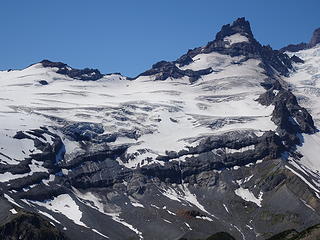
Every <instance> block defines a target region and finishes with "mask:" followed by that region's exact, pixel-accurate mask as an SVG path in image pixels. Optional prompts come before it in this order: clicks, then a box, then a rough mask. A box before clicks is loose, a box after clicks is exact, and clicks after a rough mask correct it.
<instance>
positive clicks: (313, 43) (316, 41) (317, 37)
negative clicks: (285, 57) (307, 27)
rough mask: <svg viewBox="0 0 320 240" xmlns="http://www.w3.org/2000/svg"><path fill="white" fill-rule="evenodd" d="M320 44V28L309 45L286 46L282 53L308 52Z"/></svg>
mask: <svg viewBox="0 0 320 240" xmlns="http://www.w3.org/2000/svg"><path fill="white" fill-rule="evenodd" d="M319 43H320V28H317V29H316V30H314V32H313V34H312V37H311V39H310V41H309V43H304V42H302V43H298V44H289V45H288V46H285V47H283V48H281V49H280V51H281V52H286V51H288V52H299V51H301V50H306V49H310V48H313V47H315V46H317V44H319Z"/></svg>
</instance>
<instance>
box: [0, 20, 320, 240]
mask: <svg viewBox="0 0 320 240" xmlns="http://www.w3.org/2000/svg"><path fill="white" fill-rule="evenodd" d="M319 60H320V45H319V44H318V45H315V46H313V47H310V48H309V47H308V48H307V49H304V50H301V51H298V52H294V53H293V52H289V51H288V50H286V51H283V50H281V51H280V50H273V49H272V48H271V47H270V46H263V45H261V44H260V43H259V42H258V41H257V40H256V39H255V38H254V35H253V33H252V31H251V27H250V24H249V22H248V21H247V20H246V19H245V18H239V19H237V20H236V21H234V22H233V23H231V24H227V25H224V26H223V27H222V28H221V31H220V32H218V33H217V34H216V37H215V39H214V40H213V41H210V42H208V44H207V45H205V46H203V47H198V48H195V49H192V50H189V51H188V52H187V53H186V54H184V55H183V56H181V57H179V58H178V59H177V60H175V61H172V62H169V61H161V62H158V63H156V64H154V65H152V67H151V69H149V70H147V71H145V72H143V73H141V74H139V75H138V76H136V77H134V78H130V77H126V76H122V75H121V74H119V73H114V74H102V73H101V72H100V71H99V70H97V69H89V68H86V69H75V68H72V67H71V66H69V65H67V64H65V63H61V62H51V61H49V60H43V61H42V62H39V63H36V64H33V65H31V66H29V67H27V68H25V69H22V70H8V71H2V72H0V87H1V89H2V92H1V97H0V119H1V125H0V143H1V144H0V146H1V147H0V188H1V197H0V210H1V211H0V212H1V214H0V227H1V226H5V224H8V219H9V220H10V219H12V218H13V216H14V215H15V214H17V213H16V212H19V211H24V212H25V213H26V214H30V215H31V216H36V218H37V219H41V220H39V221H41V223H42V224H41V225H40V227H39V225H38V227H35V228H34V231H32V232H34V234H37V233H38V232H39V228H40V229H43V228H45V229H47V228H48V226H49V225H51V226H52V227H53V226H54V227H55V228H54V229H50V230H48V231H49V232H53V233H54V236H58V237H59V236H62V237H63V238H67V239H71V240H73V239H115V240H117V239H119V240H120V239H121V240H126V239H128V240H129V239H146V240H153V239H154V240H158V239H159V240H160V239H161V240H163V239H168V240H178V239H188V240H189V239H190V240H191V239H207V238H209V239H210V236H211V237H212V239H216V238H217V237H220V238H226V239H239V240H240V239H245V240H251V239H252V240H253V239H267V238H269V237H272V236H273V235H275V234H278V233H281V232H283V231H285V230H288V229H295V231H297V232H299V231H302V230H303V229H306V228H309V227H310V226H313V225H316V224H319V223H320V215H319V210H320V200H319V198H320V175H319V174H320V173H319V171H320V164H319V161H318V153H320V134H319V131H318V126H319V124H320V108H319V106H320V105H319V96H320V95H319V93H320V91H319V89H320V86H319V80H320V78H319V76H320V74H319V71H320V67H319V62H320V61H319ZM11 221H15V222H13V223H11ZM16 222H17V221H16V220H14V219H13V220H10V222H9V223H10V224H12V225H13V226H16V228H17V229H16V230H14V232H16V233H17V234H16V235H15V236H19V234H23V233H24V232H25V230H24V229H23V228H22V227H21V226H20V225H19V224H17V223H16ZM18 222H20V223H21V224H24V223H23V221H20V220H19V221H18ZM48 223H49V225H48ZM20 229H22V230H21V231H20ZM31 229H33V227H32V228H31ZM0 232H1V230H0ZM20 236H22V235H20ZM12 239H18V237H13V238H12ZM53 239H55V238H53ZM56 239H59V238H56Z"/></svg>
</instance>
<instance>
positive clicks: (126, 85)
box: [0, 38, 276, 168]
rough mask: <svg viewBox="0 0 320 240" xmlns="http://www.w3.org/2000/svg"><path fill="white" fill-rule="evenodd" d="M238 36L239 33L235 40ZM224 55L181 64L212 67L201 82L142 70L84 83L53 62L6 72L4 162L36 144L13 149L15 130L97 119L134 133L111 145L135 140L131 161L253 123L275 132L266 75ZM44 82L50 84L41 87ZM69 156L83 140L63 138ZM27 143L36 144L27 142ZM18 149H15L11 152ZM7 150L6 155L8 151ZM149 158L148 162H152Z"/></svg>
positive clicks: (2, 83)
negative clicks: (131, 76) (264, 97)
mask: <svg viewBox="0 0 320 240" xmlns="http://www.w3.org/2000/svg"><path fill="white" fill-rule="evenodd" d="M232 39H233V38H232ZM240 59H241V57H235V58H231V57H230V56H227V55H221V54H218V53H210V54H199V55H197V56H195V59H194V62H193V63H191V64H190V65H187V66H184V67H183V69H192V70H198V69H204V68H207V67H211V68H213V69H214V70H215V71H214V72H213V73H211V74H209V75H205V76H202V79H200V80H198V81H197V82H196V83H193V84H190V82H189V81H188V80H187V79H184V78H182V79H167V80H165V81H154V80H153V76H150V77H148V76H141V77H139V78H138V79H136V80H134V81H130V80H127V79H126V78H125V77H122V76H121V75H106V76H105V77H104V78H102V79H100V80H98V81H80V80H75V79H71V78H69V77H67V76H64V75H61V74H57V73H56V72H55V71H56V69H55V68H44V67H42V65H41V64H35V65H32V66H30V67H28V68H26V69H23V70H16V71H10V72H6V71H3V72H1V73H0V87H1V89H3V94H2V96H1V99H0V118H5V119H8V118H9V119H10V118H11V119H19V121H4V120H2V121H3V122H5V124H4V125H2V126H1V129H0V131H1V133H3V134H1V136H0V142H3V143H4V144H3V145H2V146H3V147H2V149H1V150H0V153H1V154H0V157H1V161H2V162H7V163H12V164H17V163H18V162H19V160H23V159H24V158H25V157H27V156H28V154H29V153H30V152H32V151H33V150H34V147H33V144H32V141H28V140H26V141H19V144H24V142H25V144H24V145H22V146H21V147H18V149H21V150H18V151H12V149H10V148H11V147H12V146H13V144H12V142H15V141H16V139H13V138H12V137H13V136H14V134H15V132H16V130H17V129H21V130H25V129H33V128H39V127H40V126H54V125H61V123H63V122H65V123H72V122H93V123H101V124H103V127H104V131H105V133H110V134H112V133H116V132H119V131H134V132H136V135H137V136H138V137H137V138H136V139H132V138H127V137H119V138H118V139H117V140H116V141H115V142H114V143H112V144H113V145H121V144H131V147H129V149H128V151H127V154H128V156H132V157H131V160H130V161H129V162H126V163H123V165H125V166H126V167H129V168H135V167H137V166H138V165H140V166H142V165H145V164H151V163H158V164H161V163H160V162H159V161H157V160H155V158H156V157H157V156H158V155H163V154H165V152H166V151H179V150H181V149H184V148H185V147H186V146H192V145H194V144H195V142H192V140H191V139H195V138H198V139H199V137H201V136H207V135H210V134H217V133H220V132H226V131H231V130H233V129H238V130H239V129H253V130H255V131H256V133H257V135H261V133H263V132H264V131H268V130H275V129H276V126H275V124H274V123H273V122H272V121H271V113H272V111H273V106H269V107H265V106H262V105H260V104H259V103H258V102H257V101H256V99H257V98H258V96H259V95H260V94H261V93H263V92H264V89H263V87H261V85H260V83H261V81H263V79H264V78H265V76H264V74H263V69H261V68H260V67H259V66H258V64H259V61H258V60H253V59H250V60H248V61H245V62H243V63H242V64H234V62H237V61H239V60H240ZM40 80H45V81H47V82H48V85H41V84H40V83H39V81H40ZM62 138H63V139H64V143H65V146H66V150H67V151H66V157H65V158H66V159H68V157H69V155H70V154H71V155H70V156H72V152H73V151H76V149H78V150H79V147H78V146H77V143H75V142H72V141H69V140H68V138H66V137H65V136H62ZM28 142H30V143H31V144H29V145H28ZM13 152H15V155H12V154H13ZM6 156H7V157H6ZM146 159H148V161H146Z"/></svg>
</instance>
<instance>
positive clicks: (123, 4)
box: [0, 0, 320, 76]
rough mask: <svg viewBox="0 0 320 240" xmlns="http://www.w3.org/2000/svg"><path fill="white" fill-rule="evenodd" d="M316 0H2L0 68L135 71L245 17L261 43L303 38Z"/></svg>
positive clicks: (315, 18)
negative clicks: (39, 65)
mask: <svg viewBox="0 0 320 240" xmlns="http://www.w3.org/2000/svg"><path fill="white" fill-rule="evenodd" d="M319 9H320V1H318V0H304V1H300V0H241V1H240V0H228V1H214V0H161V1H159V0H158V1H155V0H86V1H85V0H55V1H45V0H28V1H24V0H1V3H0V31H1V32H0V53H1V58H0V69H9V68H14V69H16V68H24V67H26V66H28V65H30V64H31V63H34V62H38V61H41V60H42V59H50V60H52V61H62V62H65V63H67V64H69V65H70V66H72V67H76V68H84V67H91V68H98V69H100V71H101V72H103V73H110V72H121V73H122V74H124V75H128V76H135V75H137V74H139V73H141V72H143V71H144V70H146V69H148V68H150V66H151V65H152V64H153V63H155V62H157V61H160V60H175V59H176V58H178V57H179V56H180V55H182V54H183V53H185V52H186V51H187V50H188V49H190V48H194V47H197V46H202V45H204V44H206V43H207V42H208V41H210V40H212V39H213V38H214V36H215V34H216V33H217V32H218V31H219V30H220V28H221V26H222V25H223V24H226V23H230V22H232V21H233V20H234V19H236V18H237V17H242V16H244V17H246V18H247V19H248V20H249V21H250V23H251V27H252V30H253V32H254V35H255V37H256V39H257V40H259V41H260V42H261V43H262V44H270V45H271V46H272V47H273V48H280V47H282V46H285V45H287V44H289V43H298V42H302V41H309V39H310V37H311V34H312V32H313V30H314V29H315V28H317V27H320V17H319Z"/></svg>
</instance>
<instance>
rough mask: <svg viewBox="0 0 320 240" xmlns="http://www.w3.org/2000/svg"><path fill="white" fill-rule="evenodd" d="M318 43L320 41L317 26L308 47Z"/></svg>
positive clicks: (319, 30)
mask: <svg viewBox="0 0 320 240" xmlns="http://www.w3.org/2000/svg"><path fill="white" fill-rule="evenodd" d="M318 43H320V28H317V29H316V30H314V32H313V35H312V38H311V40H310V43H309V45H310V47H314V46H315V45H317V44H318Z"/></svg>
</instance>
